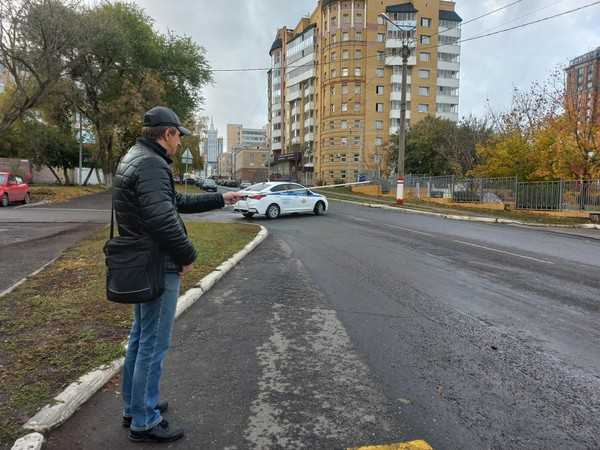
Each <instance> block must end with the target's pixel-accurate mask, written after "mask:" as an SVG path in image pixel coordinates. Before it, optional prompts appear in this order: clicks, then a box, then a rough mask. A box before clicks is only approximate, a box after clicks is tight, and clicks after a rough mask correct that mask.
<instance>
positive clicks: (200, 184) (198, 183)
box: [194, 178, 204, 189]
mask: <svg viewBox="0 0 600 450" xmlns="http://www.w3.org/2000/svg"><path fill="white" fill-rule="evenodd" d="M194 184H195V185H196V187H197V188H198V189H202V185H203V184H204V178H199V179H197V180H196V182H195V183H194Z"/></svg>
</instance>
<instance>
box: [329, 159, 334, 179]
mask: <svg viewBox="0 0 600 450" xmlns="http://www.w3.org/2000/svg"><path fill="white" fill-rule="evenodd" d="M331 162H333V161H331ZM329 178H330V179H331V180H333V170H330V171H329Z"/></svg>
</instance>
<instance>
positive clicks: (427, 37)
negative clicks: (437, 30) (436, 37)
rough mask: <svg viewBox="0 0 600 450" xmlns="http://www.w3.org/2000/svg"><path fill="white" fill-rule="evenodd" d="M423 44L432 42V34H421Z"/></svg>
mask: <svg viewBox="0 0 600 450" xmlns="http://www.w3.org/2000/svg"><path fill="white" fill-rule="evenodd" d="M421 44H431V36H427V35H426V34H422V35H421Z"/></svg>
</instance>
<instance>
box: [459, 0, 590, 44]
mask: <svg viewBox="0 0 600 450" xmlns="http://www.w3.org/2000/svg"><path fill="white" fill-rule="evenodd" d="M598 4H600V1H597V2H594V3H590V4H589V5H584V6H580V7H579V8H574V9H571V10H569V11H564V12H562V13H558V14H554V15H552V16H548V17H544V18H542V19H538V20H534V21H531V22H527V23H524V24H521V25H516V26H514V27H510V28H504V29H502V30H498V31H494V32H493V33H486V34H481V35H479V36H475V37H472V38H468V39H461V40H460V41H459V42H461V43H462V42H468V41H474V40H476V39H481V38H484V37H488V36H493V35H495V34H500V33H505V32H507V31H512V30H516V29H518V28H523V27H526V26H529V25H533V24H536V23H540V22H545V21H546V20H550V19H555V18H557V17H560V16H564V15H566V14H570V13H572V12H575V11H581V10H582V9H585V8H589V7H590V6H594V5H598Z"/></svg>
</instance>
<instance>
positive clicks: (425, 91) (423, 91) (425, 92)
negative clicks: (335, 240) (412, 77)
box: [419, 86, 429, 95]
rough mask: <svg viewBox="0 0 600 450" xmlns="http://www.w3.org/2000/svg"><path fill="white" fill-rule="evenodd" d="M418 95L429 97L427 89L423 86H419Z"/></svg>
mask: <svg viewBox="0 0 600 450" xmlns="http://www.w3.org/2000/svg"><path fill="white" fill-rule="evenodd" d="M419 95H429V88H428V87H424V86H419Z"/></svg>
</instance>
